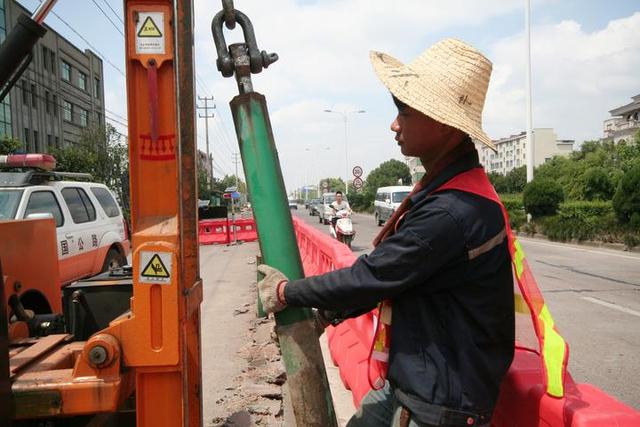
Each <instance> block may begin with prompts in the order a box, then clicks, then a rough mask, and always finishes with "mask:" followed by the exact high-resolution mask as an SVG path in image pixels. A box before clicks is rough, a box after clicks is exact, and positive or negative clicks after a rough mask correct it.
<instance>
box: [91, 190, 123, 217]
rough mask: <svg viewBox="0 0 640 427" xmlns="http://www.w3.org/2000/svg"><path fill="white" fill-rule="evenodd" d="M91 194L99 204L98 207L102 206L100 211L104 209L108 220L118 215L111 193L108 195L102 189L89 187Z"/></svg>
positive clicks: (116, 205) (107, 192)
mask: <svg viewBox="0 0 640 427" xmlns="http://www.w3.org/2000/svg"><path fill="white" fill-rule="evenodd" d="M91 192H92V193H93V195H94V196H96V199H98V203H100V206H102V209H104V212H105V213H106V214H107V216H108V217H109V218H113V217H116V216H118V215H120V209H118V204H117V203H116V201H115V200H114V199H113V196H112V195H111V193H109V190H107V189H106V188H102V187H91Z"/></svg>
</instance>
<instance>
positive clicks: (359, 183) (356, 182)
mask: <svg viewBox="0 0 640 427" xmlns="http://www.w3.org/2000/svg"><path fill="white" fill-rule="evenodd" d="M363 184H364V183H363V182H362V178H356V179H354V180H353V187H354V188H355V189H356V190H359V189H361V188H362V185H363Z"/></svg>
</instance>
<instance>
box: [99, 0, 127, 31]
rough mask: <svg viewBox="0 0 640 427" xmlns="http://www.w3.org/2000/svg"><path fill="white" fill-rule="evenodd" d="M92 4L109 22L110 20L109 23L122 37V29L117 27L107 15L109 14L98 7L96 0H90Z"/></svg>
mask: <svg viewBox="0 0 640 427" xmlns="http://www.w3.org/2000/svg"><path fill="white" fill-rule="evenodd" d="M92 1H93V4H94V5H95V6H96V7H97V8H98V10H99V11H100V12H101V13H102V14H103V15H104V17H105V18H107V20H108V21H109V22H111V25H113V28H115V29H116V31H117V32H119V33H120V34H122V37H124V33H123V32H122V30H121V29H120V27H118V26H117V25H116V24H115V22H113V20H112V19H111V18H110V17H109V15H107V13H106V12H105V11H104V9H102V7H100V5H99V4H98V2H97V1H96V0H92Z"/></svg>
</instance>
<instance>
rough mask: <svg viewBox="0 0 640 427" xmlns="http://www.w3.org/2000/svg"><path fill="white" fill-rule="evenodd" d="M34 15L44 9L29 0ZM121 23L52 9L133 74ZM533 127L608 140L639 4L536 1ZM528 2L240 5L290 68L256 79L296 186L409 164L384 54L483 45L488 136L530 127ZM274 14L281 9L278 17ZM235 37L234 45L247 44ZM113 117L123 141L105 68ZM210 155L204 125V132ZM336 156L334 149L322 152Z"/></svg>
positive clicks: (638, 86) (629, 74) (207, 41)
mask: <svg viewBox="0 0 640 427" xmlns="http://www.w3.org/2000/svg"><path fill="white" fill-rule="evenodd" d="M21 3H22V4H23V5H24V6H25V7H27V8H28V9H29V10H34V8H35V7H36V5H37V4H38V3H39V1H38V0H21ZM95 3H97V4H98V5H100V6H101V7H102V9H103V10H104V11H105V13H106V14H107V15H108V16H109V17H110V18H111V20H112V21H113V22H114V23H115V24H116V26H120V25H121V23H120V21H119V20H118V18H117V17H116V16H115V15H114V14H113V13H112V12H111V10H110V9H109V7H108V6H111V8H113V9H114V10H115V11H116V13H118V14H119V15H120V17H121V16H122V2H121V1H120V0H95V2H94V1H82V2H78V1H71V0H59V1H58V4H57V5H56V7H55V9H54V10H55V12H56V13H57V14H58V15H60V17H62V18H63V19H64V20H65V21H67V22H68V23H69V24H71V26H73V27H74V28H75V29H76V30H77V31H78V32H79V33H80V34H82V35H83V36H84V38H86V39H87V40H88V41H89V42H90V43H91V44H92V45H93V46H94V47H95V48H96V49H97V50H98V51H99V52H100V53H101V54H102V55H104V56H106V57H108V59H109V60H110V61H111V62H112V63H113V64H115V65H116V67H118V68H120V69H121V70H124V39H123V37H122V36H121V34H119V32H118V31H117V30H116V28H114V26H113V25H112V24H111V23H110V22H109V21H108V20H107V18H106V17H105V16H104V15H103V14H102V13H101V12H100V11H99V10H98V8H97V7H96V5H95ZM531 3H532V23H533V30H532V33H533V41H532V56H533V58H532V61H533V100H534V110H533V122H534V127H553V128H554V129H555V130H556V133H557V135H558V138H562V139H576V141H578V142H581V141H583V140H585V139H591V138H598V137H600V136H601V133H602V121H603V120H604V119H606V118H607V117H608V110H610V109H611V108H614V107H616V106H619V105H622V104H625V103H627V102H630V97H631V96H633V95H636V94H638V93H640V79H638V78H637V70H638V69H640V37H638V34H640V2H638V1H637V0H616V1H605V0H587V1H578V0H532V2H531ZM523 5H524V0H483V1H478V0H448V1H447V2H442V1H440V0H397V1H395V2H389V1H386V0H321V1H320V0H318V1H311V0H297V1H295V0H273V1H268V2H266V1H263V0H235V6H236V8H238V9H239V10H242V11H243V12H245V13H246V14H247V15H249V17H250V18H251V19H252V21H253V24H254V27H255V30H256V35H257V39H258V45H259V48H260V49H264V50H267V51H269V52H271V51H275V52H277V53H278V54H279V55H280V58H281V59H280V60H279V61H278V62H277V63H275V64H273V65H272V66H271V67H270V68H269V69H268V70H266V71H264V72H263V73H262V74H260V75H258V76H255V77H254V86H255V89H256V90H257V91H259V92H262V93H264V94H265V95H266V97H267V100H268V102H269V109H270V112H271V117H272V123H273V128H274V135H275V137H276V143H277V146H278V148H279V154H280V160H281V164H282V168H283V173H284V177H285V181H286V184H287V187H288V189H292V188H294V187H296V186H301V185H303V184H304V183H305V182H306V183H313V182H317V180H318V179H320V178H321V177H325V176H338V175H339V176H342V177H343V178H344V175H345V174H346V172H345V171H346V169H347V167H348V168H351V167H352V166H354V165H355V164H358V165H360V166H362V167H363V169H364V172H365V175H366V174H367V173H368V172H369V171H370V170H371V169H372V168H374V167H376V166H377V165H378V164H379V163H380V162H382V161H384V160H388V159H389V158H397V159H402V156H401V155H400V153H399V150H398V149H397V147H396V146H395V144H394V142H393V135H392V134H391V132H390V131H389V129H388V128H389V123H390V121H391V120H392V118H393V115H394V107H393V105H392V103H391V101H390V98H389V96H388V94H387V93H386V91H385V90H384V88H383V87H382V85H381V84H380V83H379V82H378V81H377V80H376V78H375V76H374V74H373V72H372V71H371V67H370V65H369V63H368V51H369V50H371V49H373V50H382V51H385V52H387V53H389V54H392V55H394V56H396V57H398V58H399V59H400V60H402V61H410V60H411V59H413V58H414V57H415V56H416V55H418V54H419V53H420V52H422V51H423V50H424V49H425V48H427V47H428V46H429V45H431V44H433V43H435V42H436V41H438V40H440V39H441V38H444V37H456V38H460V39H462V40H465V41H467V42H469V43H471V44H472V45H474V46H476V47H477V48H478V49H479V50H481V51H482V52H483V53H485V54H486V55H487V56H488V57H489V58H490V59H491V60H492V61H493V63H494V72H493V76H492V82H491V85H490V88H489V93H488V95H487V102H486V105H485V114H484V127H485V130H486V131H487V132H488V133H489V135H490V136H491V137H493V138H500V137H504V136H508V135H509V134H511V133H516V132H519V131H521V130H524V127H525V111H524V74H523V73H524V53H523V47H524V43H523V25H524V14H523V13H524V11H523ZM274 6H275V7H274ZM219 8H220V2H219V1H211V0H209V1H204V0H196V1H195V11H196V23H195V26H196V52H197V58H196V71H197V86H196V87H197V90H198V94H199V95H201V96H205V95H206V96H214V97H215V98H216V106H217V112H216V115H217V118H216V119H215V123H214V125H213V126H212V129H211V130H210V137H211V138H212V141H213V152H214V163H215V174H216V175H217V176H219V175H220V174H223V173H232V171H233V163H232V158H231V153H232V151H235V149H236V142H235V136H234V135H233V125H232V122H231V118H230V115H229V109H228V105H227V104H228V102H229V100H230V99H231V97H232V96H233V95H235V93H236V86H235V83H234V81H233V80H232V79H223V78H222V76H221V75H220V74H219V73H218V72H217V70H216V69H215V49H214V47H213V41H212V39H211V34H210V30H209V28H210V22H211V19H212V17H213V15H214V14H215V13H216V12H217V11H218V10H219ZM46 23H47V24H48V25H50V26H51V27H53V28H54V29H56V31H58V32H60V33H61V34H62V35H64V36H65V37H66V38H68V39H69V40H71V41H72V42H74V43H76V44H77V45H78V46H80V47H81V48H85V47H88V46H86V43H85V42H83V41H82V40H80V39H79V37H78V36H77V35H75V34H74V33H73V32H72V31H71V30H70V29H69V28H68V27H67V26H65V25H64V24H63V23H61V22H60V21H59V20H58V18H57V17H56V16H49V17H48V18H47V20H46ZM237 33H238V32H237V31H234V32H233V33H231V34H229V33H227V36H228V38H229V40H228V41H237V39H238V36H237ZM104 70H105V96H106V103H107V110H108V111H107V118H108V119H109V120H111V121H112V122H113V123H114V125H115V126H116V127H117V128H118V129H119V130H120V131H122V132H123V133H124V132H126V128H125V126H123V124H125V123H126V121H125V120H124V119H123V117H126V93H125V85H124V78H123V77H122V76H121V75H120V74H119V72H118V71H116V70H115V69H114V67H112V66H111V65H109V64H108V63H107V62H105V63H104ZM326 108H332V109H364V110H366V111H367V113H365V114H359V115H357V116H353V117H351V118H350V120H349V144H348V156H349V164H348V165H347V164H346V163H345V144H344V129H343V127H342V120H341V118H340V117H339V116H338V115H332V114H326V113H322V110H324V109H326ZM199 134H200V135H199V144H200V146H201V148H202V149H204V123H202V122H201V123H200V126H199ZM327 147H328V148H329V150H327V149H326V148H327Z"/></svg>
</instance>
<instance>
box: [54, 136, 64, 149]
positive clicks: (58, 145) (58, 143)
mask: <svg viewBox="0 0 640 427" xmlns="http://www.w3.org/2000/svg"><path fill="white" fill-rule="evenodd" d="M55 140H56V148H62V147H60V138H58V137H57V136H56V138H55Z"/></svg>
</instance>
